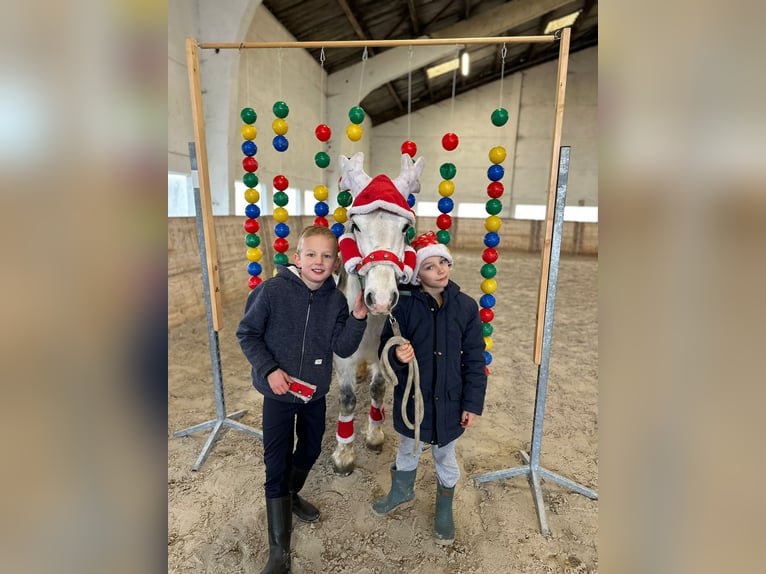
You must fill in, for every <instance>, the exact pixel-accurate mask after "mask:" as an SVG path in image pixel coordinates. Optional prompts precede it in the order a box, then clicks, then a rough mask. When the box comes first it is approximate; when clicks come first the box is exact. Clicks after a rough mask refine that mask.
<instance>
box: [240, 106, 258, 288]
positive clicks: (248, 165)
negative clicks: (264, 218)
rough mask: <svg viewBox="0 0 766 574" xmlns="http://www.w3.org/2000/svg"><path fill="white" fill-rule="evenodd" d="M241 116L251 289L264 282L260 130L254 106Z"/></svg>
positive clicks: (246, 239) (242, 112) (246, 241)
mask: <svg viewBox="0 0 766 574" xmlns="http://www.w3.org/2000/svg"><path fill="white" fill-rule="evenodd" d="M239 115H240V117H241V118H242V121H243V122H244V125H243V126H242V129H241V133H242V138H243V139H244V140H245V141H243V142H242V153H243V154H244V156H245V157H244V158H243V159H242V168H243V169H244V170H245V175H244V176H243V177H242V182H243V183H244V184H245V186H246V188H247V189H245V201H247V205H246V206H245V216H246V217H247V219H245V224H244V228H245V231H246V232H247V235H245V245H247V253H246V257H247V260H248V261H249V262H250V263H248V265H247V272H248V274H249V275H250V278H249V279H248V281H247V285H248V287H250V289H255V288H256V287H258V285H260V284H261V283H262V282H263V279H261V277H260V275H261V273H262V272H263V267H262V266H261V263H260V261H261V258H262V257H263V253H262V252H261V249H260V244H261V238H260V237H259V236H258V231H259V229H260V224H259V223H258V217H259V216H260V215H261V210H260V208H259V207H258V205H257V203H258V201H259V200H260V199H261V196H260V193H258V190H257V189H255V187H256V186H257V185H258V176H257V175H255V172H256V171H257V169H258V160H256V159H255V154H256V153H258V146H257V145H256V144H255V142H254V141H253V140H254V139H255V137H256V136H257V135H258V130H257V129H256V127H255V126H254V125H253V124H254V123H255V121H256V120H257V119H258V114H256V113H255V110H254V109H253V108H242V111H241V112H240V114H239Z"/></svg>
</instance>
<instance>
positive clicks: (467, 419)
mask: <svg viewBox="0 0 766 574" xmlns="http://www.w3.org/2000/svg"><path fill="white" fill-rule="evenodd" d="M475 420H476V415H475V414H473V413H469V412H468V411H463V414H462V415H461V417H460V426H461V427H463V428H464V429H467V428H468V427H469V426H471V425H472V424H473V423H474V421H475Z"/></svg>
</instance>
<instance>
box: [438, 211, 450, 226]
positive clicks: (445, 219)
mask: <svg viewBox="0 0 766 574" xmlns="http://www.w3.org/2000/svg"><path fill="white" fill-rule="evenodd" d="M436 227H438V228H439V229H449V228H450V227H452V218H451V217H450V216H449V215H447V214H446V213H442V214H441V215H440V216H439V217H437V218H436Z"/></svg>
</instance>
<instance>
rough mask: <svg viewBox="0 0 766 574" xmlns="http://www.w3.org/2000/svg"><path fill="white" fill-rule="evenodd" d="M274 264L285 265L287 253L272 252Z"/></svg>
mask: <svg viewBox="0 0 766 574" xmlns="http://www.w3.org/2000/svg"><path fill="white" fill-rule="evenodd" d="M274 265H287V254H286V253H275V254H274Z"/></svg>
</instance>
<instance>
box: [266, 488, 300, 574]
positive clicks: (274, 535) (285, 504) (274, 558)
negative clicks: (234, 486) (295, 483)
mask: <svg viewBox="0 0 766 574" xmlns="http://www.w3.org/2000/svg"><path fill="white" fill-rule="evenodd" d="M290 506H291V504H290V497H289V496H281V497H279V498H267V499H266V518H267V519H268V522H269V561H268V562H267V563H266V566H265V567H264V569H263V570H261V574H290V572H291V571H292V570H291V569H290V531H291V529H292V526H293V520H292V518H293V515H292V512H291V510H290Z"/></svg>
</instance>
